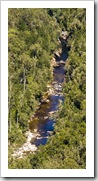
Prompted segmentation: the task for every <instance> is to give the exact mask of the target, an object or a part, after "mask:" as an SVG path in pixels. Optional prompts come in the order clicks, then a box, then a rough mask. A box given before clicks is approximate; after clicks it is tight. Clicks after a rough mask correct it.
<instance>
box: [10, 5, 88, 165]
mask: <svg viewBox="0 0 98 181" xmlns="http://www.w3.org/2000/svg"><path fill="white" fill-rule="evenodd" d="M16 15H17V17H16ZM85 21H86V11H85V9H80V8H79V9H73V8H72V9H70V8H67V9H60V8H59V9H54V8H53V9H51V8H49V9H9V142H10V145H13V144H17V142H18V140H20V137H21V136H22V135H23V133H24V132H25V131H26V130H27V129H28V122H27V120H28V118H29V117H30V115H31V113H33V112H35V109H36V107H37V105H38V102H39V99H40V97H41V96H42V95H43V93H44V92H45V91H46V90H47V88H46V85H47V82H48V81H50V80H51V70H50V59H51V55H52V54H53V52H54V50H55V49H57V47H58V41H57V39H58V38H59V33H60V31H62V30H67V31H68V38H67V44H66V46H67V47H70V51H69V56H68V61H66V65H65V70H66V78H65V82H64V87H63V94H64V98H65V101H64V104H63V105H62V106H60V107H59V111H58V119H57V122H56V124H55V128H54V134H53V135H52V136H51V137H50V138H49V139H48V142H47V144H46V145H45V146H40V147H39V151H38V152H37V153H36V154H29V155H28V156H26V157H25V158H23V159H17V161H16V160H15V159H14V158H12V157H11V151H9V165H10V166H9V167H10V168H33V169H39V168H40V169H43V168H44V169H55V168H57V169H84V168H86V22H85ZM47 25H48V26H47ZM17 135H18V137H19V138H16V137H17ZM23 137H24V136H23ZM23 140H24V138H23Z"/></svg>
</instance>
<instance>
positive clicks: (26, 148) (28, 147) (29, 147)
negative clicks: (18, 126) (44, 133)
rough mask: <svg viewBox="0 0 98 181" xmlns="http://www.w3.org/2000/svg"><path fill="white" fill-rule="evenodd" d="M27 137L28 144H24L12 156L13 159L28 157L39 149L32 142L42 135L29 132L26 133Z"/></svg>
mask: <svg viewBox="0 0 98 181" xmlns="http://www.w3.org/2000/svg"><path fill="white" fill-rule="evenodd" d="M35 132H36V130H35ZM25 136H26V138H27V141H26V143H24V144H23V145H22V146H21V147H20V148H18V149H17V150H16V151H14V153H13V154H12V156H13V157H16V158H22V157H23V156H25V155H27V153H30V152H35V151H36V150H37V147H36V146H35V145H34V144H32V143H31V141H32V139H35V138H37V137H39V136H40V134H38V133H31V131H30V130H29V131H27V132H26V133H25Z"/></svg>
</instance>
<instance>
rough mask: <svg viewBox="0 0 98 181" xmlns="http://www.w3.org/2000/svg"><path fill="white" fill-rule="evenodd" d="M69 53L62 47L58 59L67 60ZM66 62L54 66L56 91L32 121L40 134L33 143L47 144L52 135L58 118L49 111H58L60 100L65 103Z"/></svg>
mask: <svg viewBox="0 0 98 181" xmlns="http://www.w3.org/2000/svg"><path fill="white" fill-rule="evenodd" d="M67 57H68V55H67V51H66V49H65V48H62V53H61V54H60V56H59V57H58V58H56V60H57V61H61V60H63V61H66V59H67ZM64 75H65V70H64V64H59V66H57V67H55V68H54V71H53V77H54V78H53V83H52V86H53V87H54V90H55V93H54V94H53V95H51V96H50V97H49V102H47V103H42V104H41V106H40V109H39V110H37V112H36V114H35V117H34V118H33V121H32V122H30V129H31V130H35V131H37V133H39V135H40V136H38V137H37V138H35V140H34V141H33V144H35V145H36V146H39V145H41V144H42V145H45V144H46V142H47V140H48V137H49V136H50V135H51V132H52V131H53V129H54V124H55V123H56V120H55V119H54V118H51V116H49V113H51V112H56V111H57V110H58V105H59V102H60V101H61V102H62V103H63V101H64V97H63V95H62V83H63V82H64Z"/></svg>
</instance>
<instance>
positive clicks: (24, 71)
mask: <svg viewBox="0 0 98 181" xmlns="http://www.w3.org/2000/svg"><path fill="white" fill-rule="evenodd" d="M25 90H26V75H25V67H24V93H25Z"/></svg>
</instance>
